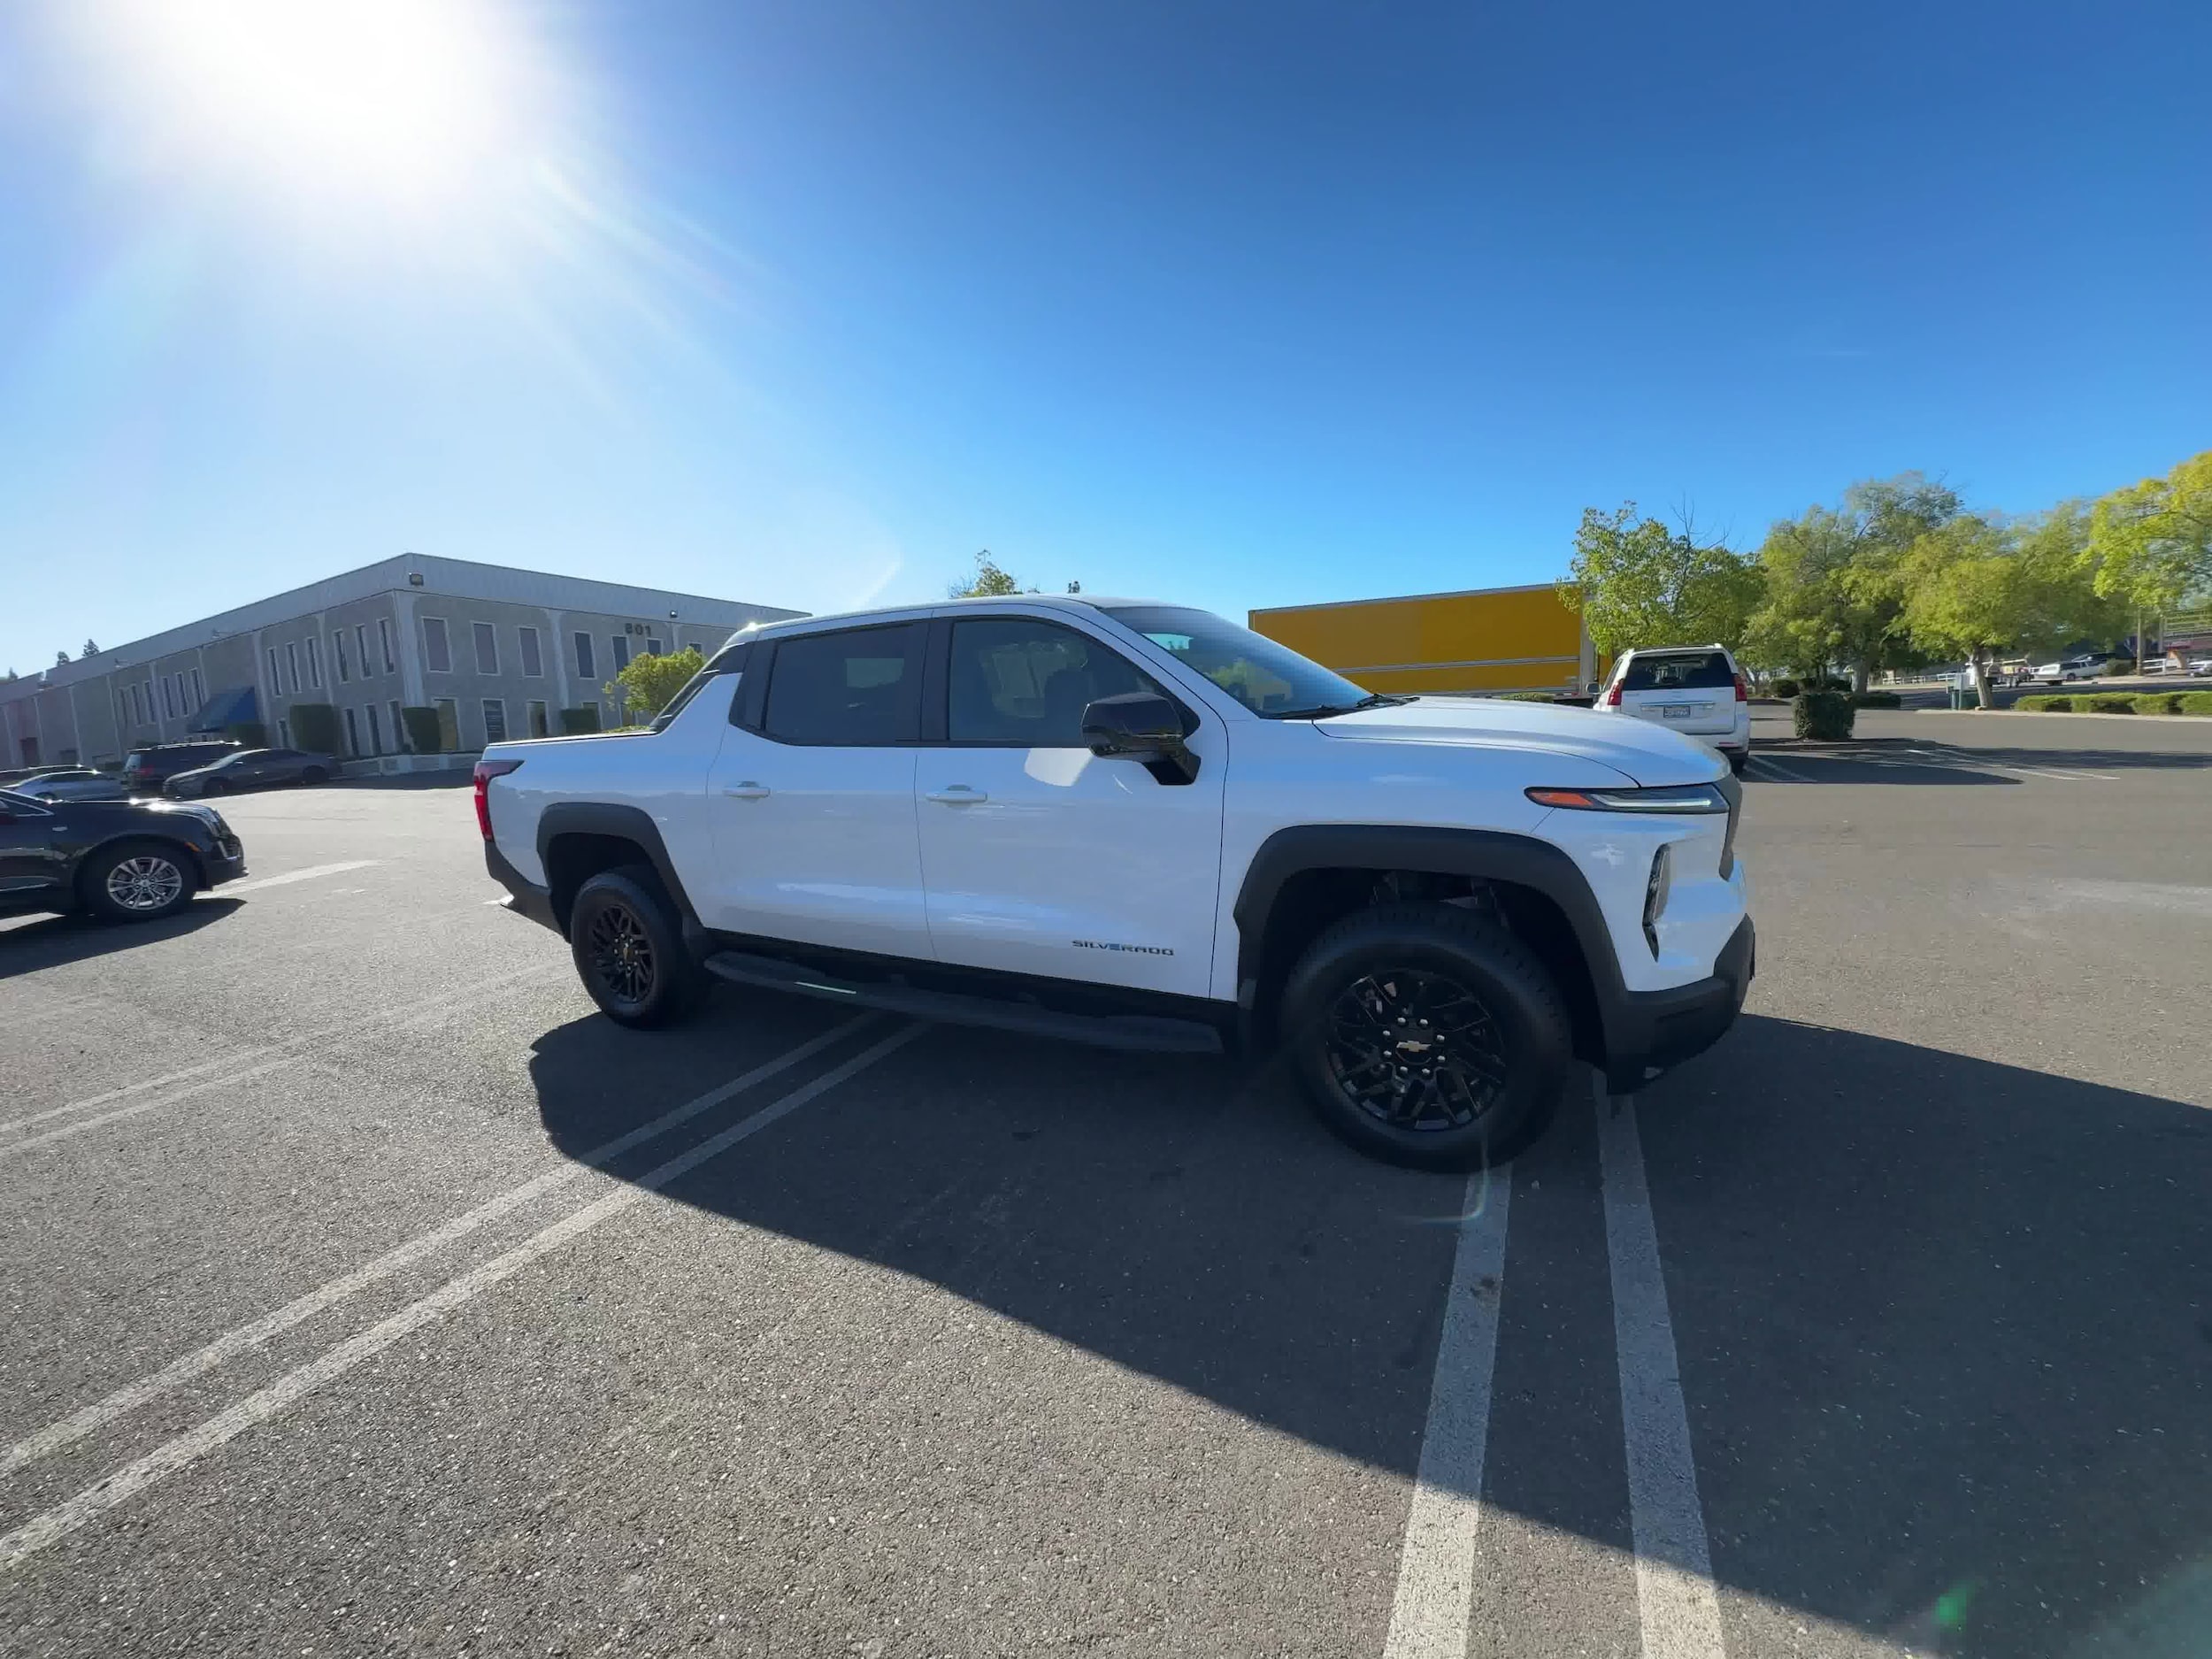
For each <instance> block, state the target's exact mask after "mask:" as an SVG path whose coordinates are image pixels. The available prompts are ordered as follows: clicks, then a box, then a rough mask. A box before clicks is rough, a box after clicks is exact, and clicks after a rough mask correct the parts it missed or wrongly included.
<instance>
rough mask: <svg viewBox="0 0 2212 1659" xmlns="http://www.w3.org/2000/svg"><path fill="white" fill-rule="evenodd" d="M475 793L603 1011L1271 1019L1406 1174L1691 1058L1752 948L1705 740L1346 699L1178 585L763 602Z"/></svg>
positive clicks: (1289, 654)
mask: <svg viewBox="0 0 2212 1659" xmlns="http://www.w3.org/2000/svg"><path fill="white" fill-rule="evenodd" d="M1700 655H1702V656H1710V655H1711V652H1709V651H1708V652H1704V653H1701V654H1700ZM1723 684H1724V687H1726V691H1725V695H1726V697H1727V698H1729V699H1732V698H1733V696H1734V695H1735V693H1734V689H1733V686H1732V683H1731V682H1728V681H1724V682H1723ZM1708 695H1709V694H1708ZM1693 700H1694V701H1703V700H1706V695H1700V694H1693ZM475 786H476V816H477V824H478V827H479V828H480V830H481V831H482V833H483V837H484V859H485V864H486V866H487V868H488V870H489V871H490V872H491V874H492V876H493V878H494V879H495V880H498V881H500V882H501V883H503V885H504V886H505V887H507V889H508V890H509V892H510V893H511V895H513V904H514V908H515V909H516V910H518V912H519V913H520V914H522V915H524V916H526V917H527V918H530V919H531V920H534V921H536V922H540V923H542V924H543V925H544V926H548V927H551V928H553V929H555V930H556V931H557V932H558V933H561V934H562V935H563V937H565V939H566V940H567V941H569V946H570V950H571V952H572V956H573V958H574V961H575V964H576V968H577V972H578V974H579V976H580V979H582V981H583V984H584V987H585V988H586V990H587V991H588V992H589V993H590V995H592V997H593V998H594V1000H595V1001H596V1002H597V1003H598V1004H599V1007H600V1009H601V1010H603V1012H604V1013H605V1014H606V1015H607V1016H608V1017H609V1018H611V1019H614V1020H616V1021H618V1022H619V1023H621V1024H623V1025H632V1026H641V1027H644V1026H655V1025H663V1024H665V1023H667V1022H668V1021H670V1020H672V1019H673V1018H677V1017H678V1016H679V1015H680V1014H681V1013H682V1012H684V1011H685V1010H686V1009H687V1008H688V1007H691V1006H694V1005H695V999H696V995H697V993H698V992H699V990H700V989H701V987H703V986H704V985H705V984H708V983H710V982H711V980H712V979H723V980H726V981H729V982H731V983H733V984H735V985H737V986H740V987H744V988H745V991H746V994H747V995H749V996H754V997H757V996H758V995H759V994H760V993H762V992H764V991H766V992H772V993H783V994H789V995H804V996H816V997H823V998H826V999H829V1000H831V1001H833V1002H838V1003H840V1004H841V1005H843V1006H847V1007H851V1006H855V1005H858V1006H863V1007H872V1008H877V1009H885V1010H899V1011H902V1012H904V1013H908V1014H911V1015H917V1016H920V1017H925V1018H931V1019H941V1020H953V1021H966V1022H969V1023H972V1024H975V1025H988V1026H994V1027H996V1028H999V1029H1002V1030H1018V1031H1025V1032H1029V1033H1036V1034H1041V1035H1052V1036H1056V1037H1060V1038H1064V1039H1070V1040H1073V1041H1088V1042H1092V1043H1095V1044H1099V1045H1102V1046H1105V1047H1111V1048H1151V1049H1156V1050H1164V1051H1168V1052H1184V1053H1197V1052H1212V1051H1215V1050H1217V1049H1218V1048H1222V1047H1224V1046H1225V1045H1229V1044H1245V1045H1249V1046H1252V1047H1259V1046H1263V1045H1266V1044H1268V1043H1271V1042H1278V1041H1279V1043H1280V1044H1281V1045H1282V1047H1283V1048H1285V1049H1286V1050H1287V1053H1288V1057H1289V1060H1290V1063H1291V1070H1292V1071H1293V1073H1294V1075H1295V1076H1296V1077H1297V1078H1298V1079H1299V1080H1300V1082H1301V1084H1302V1087H1303V1088H1304V1090H1305V1092H1306V1093H1307V1094H1308V1096H1309V1097H1310V1100H1311V1102H1312V1103H1313V1105H1314V1108H1315V1110H1317V1112H1318V1114H1319V1115H1320V1117H1321V1118H1322V1119H1323V1120H1324V1121H1325V1123H1326V1124H1328V1125H1329V1126H1330V1127H1331V1128H1333V1130H1334V1131H1335V1132H1336V1133H1339V1134H1340V1135H1341V1136H1343V1137H1344V1138H1345V1139H1346V1140H1348V1141H1351V1142H1352V1143H1353V1144H1354V1145H1356V1146H1358V1147H1360V1148H1363V1150H1365V1151H1368V1152H1370V1153H1372V1154H1375V1155H1377V1156H1382V1157H1386V1158H1392V1159H1395V1160H1398V1161H1400V1162H1404V1163H1409V1164H1419V1165H1423V1166H1426V1167H1431V1168H1454V1169H1463V1168H1467V1167H1469V1166H1471V1165H1474V1164H1480V1163H1482V1162H1483V1161H1484V1160H1485V1159H1487V1158H1494V1157H1497V1156H1504V1155H1505V1154H1506V1153H1508V1152H1509V1149H1510V1148H1512V1147H1513V1146H1514V1145H1515V1144H1516V1143H1517V1142H1518V1141H1523V1140H1525V1139H1526V1138H1527V1137H1529V1136H1532V1134H1534V1133H1536V1132H1537V1131H1538V1130H1539V1129H1540V1127H1541V1126H1542V1125H1543V1123H1544V1122H1545V1121H1546V1119H1547V1118H1548V1116H1549V1114H1550V1112H1551V1111H1552V1110H1553V1108H1554V1106H1555V1102H1557V1100H1558V1099H1559V1097H1560V1094H1561V1092H1562V1089H1563V1087H1564V1086H1565V1084H1566V1082H1567V1081H1568V1079H1569V1078H1570V1076H1571V1075H1572V1072H1571V1064H1570V1063H1571V1060H1572V1059H1573V1058H1575V1057H1580V1058H1582V1059H1585V1060H1587V1061H1590V1062H1592V1063H1594V1064H1597V1065H1599V1066H1600V1067H1601V1068H1603V1069H1604V1070H1605V1071H1606V1073H1607V1075H1608V1077H1609V1079H1610V1080H1611V1083H1612V1086H1613V1087H1615V1088H1616V1089H1623V1090H1624V1089H1629V1088H1634V1087H1639V1086H1640V1085H1641V1084H1642V1083H1643V1082H1644V1080H1645V1079H1646V1078H1647V1076H1648V1075H1649V1074H1650V1071H1651V1069H1652V1068H1655V1067H1662V1066H1665V1065H1668V1064H1672V1063H1674V1062H1676V1061H1678V1060H1680V1059H1683V1058H1685V1057H1686V1056H1689V1055H1692V1054H1695V1053H1697V1052H1699V1051H1700V1050H1701V1049H1703V1048H1707V1047H1709V1045H1710V1044H1711V1043H1713V1042H1714V1041H1717V1039H1718V1038H1719V1037H1720V1035H1721V1033H1723V1032H1724V1031H1725V1030H1726V1029H1727V1028H1728V1026H1729V1025H1730V1024H1731V1023H1732V1021H1733V1020H1734V1018H1735V1017H1736V1014H1737V1010H1739V1009H1740V1007H1741V1006H1742V1003H1743V998H1744V992H1745V988H1746V987H1747V985H1748V984H1749V982H1750V979H1751V975H1752V971H1753V967H1754V965H1755V963H1754V956H1755V937H1754V933H1753V929H1752V924H1751V918H1750V917H1749V915H1748V914H1747V908H1746V897H1745V893H1746V889H1745V876H1744V872H1743V871H1742V869H1741V868H1740V864H1739V861H1738V860H1737V858H1736V856H1735V850H1734V835H1735V826H1736V816H1737V810H1738V807H1739V805H1740V802H1741V800H1742V788H1741V786H1740V785H1739V784H1738V783H1737V782H1736V780H1734V779H1733V778H1732V777H1731V776H1730V775H1729V772H1728V768H1727V767H1726V766H1724V765H1723V764H1721V762H1720V761H1719V759H1718V758H1717V757H1716V756H1715V754H1714V753H1713V751H1712V749H1709V748H1707V747H1704V746H1703V745H1701V743H1700V742H1698V741H1695V740H1694V739H1692V738H1689V737H1686V736H1684V735H1682V734H1680V733H1677V732H1674V731H1671V730H1666V729H1663V728H1662V726H1661V725H1660V723H1659V722H1658V721H1657V720H1655V721H1653V722H1652V723H1650V724H1647V723H1645V722H1644V721H1642V720H1623V719H1618V718H1608V717H1606V716H1603V715H1600V714H1596V713H1593V712H1591V711H1590V710H1585V709H1570V708H1561V707H1558V706H1556V705H1552V704H1547V703H1518V702H1508V701H1504V700H1500V699H1491V698H1473V697H1450V696H1433V697H1432V696H1419V697H1416V696H1405V695H1372V694H1370V693H1368V692H1367V691H1365V690H1363V688H1362V687H1359V686H1356V685H1354V684H1353V683H1352V682H1351V681H1349V680H1346V679H1344V678H1343V677H1342V676H1340V675H1339V674H1337V673H1334V672H1332V671H1330V670H1328V669H1326V668H1324V667H1322V666H1320V665H1319V664H1317V663H1313V662H1310V661H1309V660H1308V659H1306V658H1305V657H1301V656H1299V655H1298V654H1297V653H1296V652H1295V651H1293V650H1291V649H1289V648H1288V647H1286V646H1285V645H1282V644H1279V643H1278V642H1277V641H1272V640H1269V639H1266V638H1263V636H1261V635H1260V634H1256V633H1253V632H1252V631H1250V630H1249V629H1247V628H1242V627H1240V626H1237V625H1235V624H1234V623H1232V622H1227V621H1224V620H1223V619H1222V618H1219V617H1215V616H1210V615H1209V614H1208V613H1206V612H1205V611H1194V610H1188V609H1185V608H1183V607H1180V606H1173V605H1164V604H1150V603H1134V602H1122V601H1116V600H1098V599H1090V598H1086V597H1076V596H1063V595H1010V596H1008V597H1005V598H991V599H975V600H964V601H957V602H952V603H939V604H935V605H922V606H915V607H908V608H899V609H888V610H882V611H868V612H862V613H858V614H855V615H849V616H844V617H814V618H805V619H803V620H793V621H788V622H775V623H772V624H770V625H769V626H766V627H764V628H760V629H757V630H754V631H751V632H749V633H748V634H745V635H742V636H741V637H740V639H738V640H737V641H733V642H732V643H731V644H729V645H727V646H725V647H724V648H723V649H722V650H720V651H719V652H718V653H717V654H716V655H715V657H713V658H712V659H711V660H710V662H709V663H708V664H707V665H706V666H705V667H704V668H703V670H702V671H701V672H700V673H699V674H698V675H697V676H695V678H694V679H693V680H691V681H690V682H689V683H688V684H687V686H686V687H684V689H683V691H682V692H680V694H679V695H678V696H677V697H676V698H675V699H673V700H672V702H671V703H670V704H669V706H668V707H667V708H666V709H665V710H663V712H662V714H661V715H660V716H659V717H657V718H656V719H655V721H654V723H653V729H651V730H650V731H649V732H643V733H637V734H636V735H634V736H621V737H616V736H591V737H560V738H540V739H535V740H525V741H511V742H503V743H494V744H492V745H490V746H489V747H488V748H487V749H486V750H485V751H484V756H483V758H482V760H481V761H480V763H479V764H478V765H477V768H476V774H475Z"/></svg>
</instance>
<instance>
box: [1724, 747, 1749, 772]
mask: <svg viewBox="0 0 2212 1659" xmlns="http://www.w3.org/2000/svg"><path fill="white" fill-rule="evenodd" d="M1722 752H1723V753H1724V754H1725V755H1726V756H1727V757H1728V770H1729V771H1731V772H1734V773H1735V774H1736V776H1738V777H1739V778H1740V777H1742V776H1743V769H1744V768H1745V767H1746V766H1748V765H1749V764H1751V751H1750V750H1749V749H1724V750H1723V751H1722Z"/></svg>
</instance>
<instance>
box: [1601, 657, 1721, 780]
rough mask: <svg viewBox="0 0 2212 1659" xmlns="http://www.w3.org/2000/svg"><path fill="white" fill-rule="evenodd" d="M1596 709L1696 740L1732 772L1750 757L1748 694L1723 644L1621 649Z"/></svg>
mask: <svg viewBox="0 0 2212 1659" xmlns="http://www.w3.org/2000/svg"><path fill="white" fill-rule="evenodd" d="M1596 706H1597V708H1598V710H1599V711H1600V712H1601V713H1604V714H1628V715H1633V716H1634V717H1635V718H1638V719H1640V720H1650V721H1653V722H1655V723H1656V724H1657V725H1660V726H1665V727H1666V728H1667V729H1668V730H1669V731H1671V732H1679V733H1682V734H1683V735H1684V736H1685V737H1694V738H1695V739H1696V740H1697V741H1699V742H1701V743H1703V744H1706V745H1707V746H1708V747H1709V748H1712V749H1718V750H1720V752H1721V753H1722V754H1723V755H1724V756H1726V757H1728V766H1729V770H1730V771H1732V772H1742V771H1743V769H1744V767H1745V765H1746V764H1747V763H1748V762H1749V760H1750V759H1751V693H1750V690H1749V688H1748V687H1746V686H1745V684H1744V678H1743V675H1742V673H1741V672H1740V671H1739V670H1738V669H1737V667H1736V659H1735V658H1734V657H1732V656H1731V655H1730V654H1729V651H1728V648H1727V647H1726V646H1724V645H1670V646H1667V647H1664V648H1663V649H1656V650H1643V651H1624V652H1623V653H1622V654H1621V659H1620V661H1618V662H1617V663H1615V664H1613V672H1612V675H1611V677H1610V678H1609V679H1608V680H1606V682H1605V688H1604V689H1603V690H1602V691H1601V692H1599V693H1598V698H1597V704H1596Z"/></svg>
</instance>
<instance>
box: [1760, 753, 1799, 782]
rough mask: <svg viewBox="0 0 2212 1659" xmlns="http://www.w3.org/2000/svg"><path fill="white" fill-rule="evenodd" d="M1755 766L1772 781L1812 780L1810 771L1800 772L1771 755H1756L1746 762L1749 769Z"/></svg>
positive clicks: (1764, 776) (1761, 774)
mask: <svg viewBox="0 0 2212 1659" xmlns="http://www.w3.org/2000/svg"><path fill="white" fill-rule="evenodd" d="M1754 767H1755V768H1757V770H1758V773H1759V776H1761V777H1762V778H1764V779H1766V780H1768V781H1769V782H1772V783H1810V782H1811V781H1812V778H1811V776H1810V775H1809V773H1806V772H1799V771H1798V770H1797V769H1796V768H1795V767H1793V766H1785V765H1784V764H1782V763H1781V762H1780V761H1778V760H1776V759H1775V758H1774V757H1772V756H1770V755H1754V756H1753V757H1751V758H1750V760H1749V761H1748V762H1747V763H1746V770H1747V771H1748V770H1750V769H1751V768H1754Z"/></svg>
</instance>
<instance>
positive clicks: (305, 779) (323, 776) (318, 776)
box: [300, 766, 330, 783]
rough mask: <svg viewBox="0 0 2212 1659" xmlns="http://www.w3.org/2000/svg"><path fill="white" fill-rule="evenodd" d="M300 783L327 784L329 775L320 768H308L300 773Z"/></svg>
mask: <svg viewBox="0 0 2212 1659" xmlns="http://www.w3.org/2000/svg"><path fill="white" fill-rule="evenodd" d="M300 781H301V782H302V783H328V782H329V781H330V774H329V773H328V772H326V771H324V770H323V768H321V767H320V766H310V767H309V768H307V770H306V771H304V772H302V773H300Z"/></svg>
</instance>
